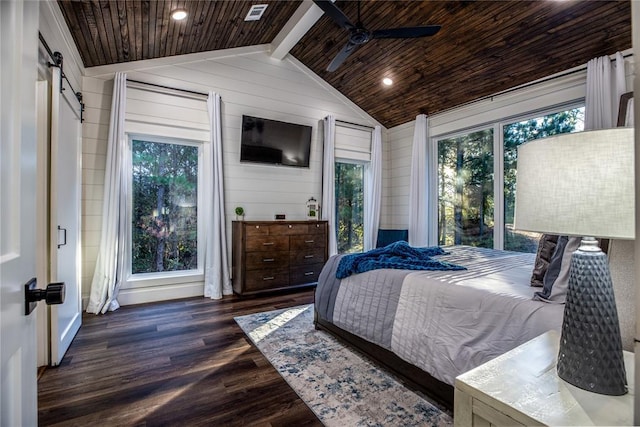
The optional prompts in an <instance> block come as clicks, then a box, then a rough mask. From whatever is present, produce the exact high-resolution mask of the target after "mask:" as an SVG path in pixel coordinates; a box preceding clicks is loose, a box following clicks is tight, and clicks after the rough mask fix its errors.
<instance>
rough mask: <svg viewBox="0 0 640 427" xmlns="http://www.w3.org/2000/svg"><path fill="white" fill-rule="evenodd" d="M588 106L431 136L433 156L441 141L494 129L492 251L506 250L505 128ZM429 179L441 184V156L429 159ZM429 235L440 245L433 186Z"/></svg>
mask: <svg viewBox="0 0 640 427" xmlns="http://www.w3.org/2000/svg"><path fill="white" fill-rule="evenodd" d="M584 106H585V100H584V98H580V99H574V100H571V101H567V102H562V103H558V104H554V105H550V106H546V107H543V108H537V109H532V110H529V111H526V112H522V113H519V114H514V115H511V116H506V117H502V118H499V119H497V120H493V121H490V122H486V123H481V124H475V125H473V126H470V127H460V128H458V129H456V130H453V131H450V132H443V133H440V134H434V135H431V136H430V137H429V144H430V148H431V149H432V152H433V153H438V141H440V140H443V139H449V138H456V137H459V136H463V135H467V134H469V133H473V132H477V131H481V130H487V129H493V193H494V197H493V199H494V208H493V216H494V217H493V223H494V228H493V248H494V249H500V250H502V249H504V227H505V219H504V213H505V206H504V203H505V199H504V127H505V126H507V125H510V124H512V123H515V122H520V121H524V120H530V119H534V118H537V117H541V116H546V115H549V114H555V113H559V112H562V111H566V110H571V109H574V108H580V107H584ZM428 162H429V164H428V168H429V172H428V173H429V179H430V182H434V183H437V182H438V179H439V177H438V156H437V155H435V156H432V158H430V159H429V160H428ZM428 199H429V216H430V218H429V227H430V230H429V234H430V236H433V237H432V239H433V240H434V241H431V242H429V244H430V245H437V244H438V242H437V236H438V232H439V230H438V205H439V199H438V186H437V185H433V186H432V188H430V189H429V197H428Z"/></svg>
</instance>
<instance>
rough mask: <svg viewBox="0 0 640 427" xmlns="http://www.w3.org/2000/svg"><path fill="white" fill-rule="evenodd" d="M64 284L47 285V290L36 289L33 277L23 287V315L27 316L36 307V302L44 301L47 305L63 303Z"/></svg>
mask: <svg viewBox="0 0 640 427" xmlns="http://www.w3.org/2000/svg"><path fill="white" fill-rule="evenodd" d="M64 296H65V287H64V282H57V283H49V284H48V285H47V289H38V288H37V281H36V278H35V277H34V278H33V279H31V280H29V281H28V282H27V283H26V284H25V285H24V303H25V306H24V315H25V316H28V315H29V314H31V312H32V311H33V310H35V308H36V306H37V305H38V301H40V300H41V299H43V300H45V302H46V303H47V305H52V304H62V303H64Z"/></svg>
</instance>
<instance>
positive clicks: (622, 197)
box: [514, 128, 635, 239]
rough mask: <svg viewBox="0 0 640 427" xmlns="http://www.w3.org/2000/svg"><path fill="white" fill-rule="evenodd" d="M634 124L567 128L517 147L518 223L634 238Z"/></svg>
mask: <svg viewBox="0 0 640 427" xmlns="http://www.w3.org/2000/svg"><path fill="white" fill-rule="evenodd" d="M633 138H634V136H633V129H632V128H615V129H604V130H595V131H587V132H577V133H565V134H560V135H555V136H551V137H548V138H544V139H537V140H533V141H530V142H528V143H526V144H523V145H521V146H520V147H519V148H518V169H517V174H518V177H517V183H516V206H515V224H514V228H516V229H518V230H526V231H536V232H541V233H550V234H561V235H569V236H593V237H601V238H610V239H633V238H635V206H634V204H635V190H634V139H633Z"/></svg>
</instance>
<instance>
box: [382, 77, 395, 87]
mask: <svg viewBox="0 0 640 427" xmlns="http://www.w3.org/2000/svg"><path fill="white" fill-rule="evenodd" d="M382 84H383V85H385V86H391V85H392V84H393V80H391V79H390V78H389V77H385V78H384V79H382Z"/></svg>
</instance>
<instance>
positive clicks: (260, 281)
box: [244, 268, 289, 291]
mask: <svg viewBox="0 0 640 427" xmlns="http://www.w3.org/2000/svg"><path fill="white" fill-rule="evenodd" d="M288 284H289V269H287V268H279V269H271V268H270V269H266V270H255V271H247V273H246V276H245V279H244V287H245V290H247V291H260V290H267V289H275V288H281V287H284V286H287V285H288Z"/></svg>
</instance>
